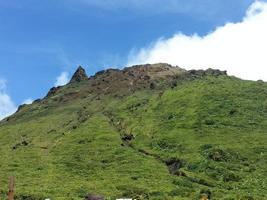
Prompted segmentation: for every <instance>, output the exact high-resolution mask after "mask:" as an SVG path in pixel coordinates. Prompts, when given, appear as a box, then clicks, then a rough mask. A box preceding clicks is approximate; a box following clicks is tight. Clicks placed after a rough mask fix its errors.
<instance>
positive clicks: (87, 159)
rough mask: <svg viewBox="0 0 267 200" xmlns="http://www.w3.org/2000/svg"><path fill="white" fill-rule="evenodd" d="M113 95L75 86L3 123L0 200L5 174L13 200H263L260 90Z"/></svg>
mask: <svg viewBox="0 0 267 200" xmlns="http://www.w3.org/2000/svg"><path fill="white" fill-rule="evenodd" d="M161 84H163V85H164V84H165V82H164V81H163V82H161ZM75 91H76V92H77V93H75ZM70 94H72V95H70ZM73 94H75V95H73ZM112 94H113V93H112ZM112 94H105V95H98V96H97V97H96V95H95V93H94V92H92V93H88V86H87V83H85V82H80V83H74V84H71V85H67V86H65V87H63V88H60V91H59V92H58V93H56V94H54V96H50V97H47V98H45V99H43V100H42V101H40V102H39V101H38V102H35V103H33V104H32V105H29V106H24V107H23V108H21V110H20V111H19V112H17V113H16V114H15V115H14V116H12V117H10V118H8V119H6V120H4V121H3V122H1V124H0V155H1V156H0V167H1V170H0V196H1V195H2V196H1V199H4V196H5V192H6V188H5V186H7V185H8V177H9V176H10V175H14V176H15V177H16V195H17V198H16V199H17V200H22V199H23V200H26V199H27V200H30V199H44V198H47V197H49V198H51V199H58V200H60V199H62V200H63V199H73V200H74V199H75V200H76V199H77V200H78V199H84V197H85V196H86V195H87V194H100V195H103V196H105V197H107V199H115V198H116V197H117V198H118V197H123V196H124V197H132V198H136V199H158V200H163V199H166V200H168V199H170V200H180V199H181V200H182V199H183V200H187V199H188V200H192V199H201V198H202V197H207V198H209V199H225V200H230V199H240V200H248V199H255V200H261V199H267V192H266V191H267V147H266V141H267V132H266V130H267V83H264V82H260V81H258V82H253V81H243V80H240V79H237V78H234V77H229V76H225V75H221V76H212V75H207V76H203V77H199V78H194V79H184V80H180V79H175V83H173V81H172V85H171V87H167V86H166V87H165V88H164V87H161V88H160V89H157V88H156V89H154V87H153V88H150V87H148V88H144V89H138V90H136V91H134V92H132V93H131V94H127V95H124V96H113V95H112Z"/></svg>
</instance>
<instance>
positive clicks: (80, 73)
mask: <svg viewBox="0 0 267 200" xmlns="http://www.w3.org/2000/svg"><path fill="white" fill-rule="evenodd" d="M87 79H88V77H87V75H86V72H85V70H84V68H82V67H81V66H79V67H78V69H77V70H76V72H75V73H74V74H73V76H72V78H71V80H70V83H77V82H81V81H85V80H87Z"/></svg>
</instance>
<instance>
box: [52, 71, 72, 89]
mask: <svg viewBox="0 0 267 200" xmlns="http://www.w3.org/2000/svg"><path fill="white" fill-rule="evenodd" d="M69 80H70V78H69V74H68V72H62V73H61V74H60V75H59V76H58V77H57V80H56V83H55V86H62V85H66V84H67V83H68V82H69Z"/></svg>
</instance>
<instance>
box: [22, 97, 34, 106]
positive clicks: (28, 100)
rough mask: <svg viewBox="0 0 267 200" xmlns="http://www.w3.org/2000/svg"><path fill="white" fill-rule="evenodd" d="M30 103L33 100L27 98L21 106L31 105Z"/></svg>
mask: <svg viewBox="0 0 267 200" xmlns="http://www.w3.org/2000/svg"><path fill="white" fill-rule="evenodd" d="M32 102H33V99H32V98H28V99H26V100H25V101H23V102H22V104H27V105H29V104H32Z"/></svg>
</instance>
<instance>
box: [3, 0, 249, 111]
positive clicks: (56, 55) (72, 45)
mask: <svg viewBox="0 0 267 200" xmlns="http://www.w3.org/2000/svg"><path fill="white" fill-rule="evenodd" d="M253 2H254V0H234V1H233V0H201V1H200V0H102V1H99V0H46V1H43V0H23V1H21V0H9V1H7V0H0V97H1V94H2V95H7V96H8V97H9V100H10V101H12V102H13V105H14V106H17V105H19V104H21V103H22V102H24V101H25V100H27V99H29V98H30V99H36V98H40V97H43V96H44V95H45V94H46V92H47V91H48V90H49V88H51V87H52V86H54V84H55V82H56V79H57V77H58V76H59V75H60V74H61V73H63V72H65V75H66V74H69V75H70V74H72V73H73V71H74V70H75V69H76V67H77V66H78V65H82V66H84V67H85V68H86V70H87V72H88V74H89V75H91V74H94V73H95V72H96V71H98V70H101V69H104V68H107V67H111V66H117V67H122V66H125V65H127V63H129V56H130V55H132V53H133V52H136V51H139V50H140V49H141V48H143V47H148V46H150V45H151V44H152V43H153V42H154V41H157V40H158V39H159V38H162V39H165V38H171V37H172V36H173V35H175V34H176V33H183V34H185V35H192V34H194V33H196V34H198V35H199V36H204V35H206V34H208V33H210V32H212V31H214V30H215V29H216V27H219V26H223V25H224V24H226V23H228V22H233V23H237V22H239V21H241V20H242V19H243V18H244V16H245V14H246V11H247V9H248V8H249V6H250V5H251V4H252V3H253ZM1 81H2V84H1ZM1 85H2V86H1ZM1 106H2V109H3V106H4V103H2V104H1V102H0V107H1ZM0 110H1V108H0Z"/></svg>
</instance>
